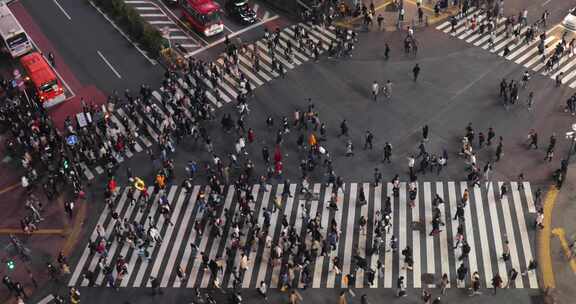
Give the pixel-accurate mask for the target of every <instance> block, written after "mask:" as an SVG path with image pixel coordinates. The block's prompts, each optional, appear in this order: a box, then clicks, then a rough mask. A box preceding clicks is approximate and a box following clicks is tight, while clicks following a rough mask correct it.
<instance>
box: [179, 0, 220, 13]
mask: <svg viewBox="0 0 576 304" xmlns="http://www.w3.org/2000/svg"><path fill="white" fill-rule="evenodd" d="M187 1H188V4H189V5H190V7H192V8H194V9H195V10H196V11H198V12H199V13H200V14H210V13H212V12H214V11H218V10H220V5H218V3H216V2H214V1H213V0H187Z"/></svg>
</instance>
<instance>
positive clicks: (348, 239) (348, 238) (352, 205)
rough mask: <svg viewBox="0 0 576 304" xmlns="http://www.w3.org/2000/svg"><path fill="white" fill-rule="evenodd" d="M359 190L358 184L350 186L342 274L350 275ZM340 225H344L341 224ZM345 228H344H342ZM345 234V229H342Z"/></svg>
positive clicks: (343, 240)
mask: <svg viewBox="0 0 576 304" xmlns="http://www.w3.org/2000/svg"><path fill="white" fill-rule="evenodd" d="M357 190H358V184H356V183H352V184H350V198H349V200H348V218H347V219H346V230H345V231H346V232H345V237H343V238H340V242H344V259H343V261H344V262H343V263H342V273H343V274H348V273H350V266H351V258H352V254H350V253H352V243H353V242H354V226H356V223H355V222H354V215H356V208H357V207H356V194H357ZM340 225H342V223H341V222H340ZM342 228H344V227H342ZM342 232H343V233H344V229H342ZM362 283H364V281H362Z"/></svg>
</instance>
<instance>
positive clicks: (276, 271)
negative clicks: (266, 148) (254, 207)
mask: <svg viewBox="0 0 576 304" xmlns="http://www.w3.org/2000/svg"><path fill="white" fill-rule="evenodd" d="M282 189H284V188H282ZM289 190H290V193H291V194H292V197H288V198H287V199H286V203H285V206H286V207H285V208H284V215H285V216H286V217H287V218H290V216H291V215H292V205H293V204H294V197H295V196H296V184H290V188H289ZM280 199H283V198H282V197H281V198H280ZM296 204H298V202H296ZM280 212H282V210H277V212H276V213H280ZM281 267H282V265H281V264H280V263H277V264H276V265H274V266H273V267H272V278H271V282H270V288H278V283H279V282H278V278H279V277H280V270H281ZM230 281H232V280H230ZM258 284H260V282H258Z"/></svg>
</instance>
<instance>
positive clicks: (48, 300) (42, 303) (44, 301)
mask: <svg viewBox="0 0 576 304" xmlns="http://www.w3.org/2000/svg"><path fill="white" fill-rule="evenodd" d="M52 300H54V296H53V295H51V294H49V295H48V296H46V297H45V298H44V299H42V300H40V302H38V303H37V304H48V303H51V301H52Z"/></svg>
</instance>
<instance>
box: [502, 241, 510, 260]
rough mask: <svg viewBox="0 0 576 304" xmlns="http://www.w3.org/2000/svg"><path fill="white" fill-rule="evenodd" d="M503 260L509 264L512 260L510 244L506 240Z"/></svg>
mask: <svg viewBox="0 0 576 304" xmlns="http://www.w3.org/2000/svg"><path fill="white" fill-rule="evenodd" d="M502 260H503V261H504V262H508V261H509V260H510V242H509V241H508V240H504V246H503V248H502Z"/></svg>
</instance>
